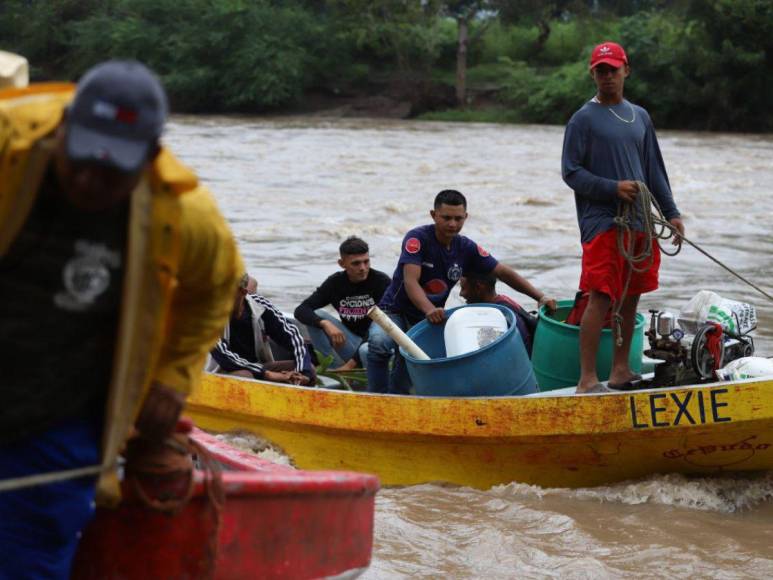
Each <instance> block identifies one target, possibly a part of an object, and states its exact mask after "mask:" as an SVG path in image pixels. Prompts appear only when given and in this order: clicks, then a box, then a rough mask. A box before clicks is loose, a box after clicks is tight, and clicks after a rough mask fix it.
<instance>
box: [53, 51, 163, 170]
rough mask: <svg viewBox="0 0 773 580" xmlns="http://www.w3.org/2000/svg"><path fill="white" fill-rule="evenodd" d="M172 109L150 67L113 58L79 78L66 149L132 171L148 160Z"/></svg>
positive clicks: (77, 156)
mask: <svg viewBox="0 0 773 580" xmlns="http://www.w3.org/2000/svg"><path fill="white" fill-rule="evenodd" d="M168 112H169V105H168V102H167V98H166V94H165V93H164V89H163V87H162V86H161V82H160V81H159V80H158V78H157V77H156V75H154V74H153V73H152V72H151V71H150V69H148V68H147V67H146V66H145V65H143V64H141V63H139V62H136V61H120V60H111V61H107V62H104V63H102V64H98V65H96V66H95V67H93V68H91V69H89V70H88V71H87V72H86V74H84V75H83V77H82V78H81V80H80V82H79V83H78V89H77V91H76V93H75V99H74V100H73V102H72V104H71V105H70V108H69V113H68V117H67V141H66V143H67V155H68V157H70V159H73V160H75V161H93V162H96V163H100V164H102V165H106V166H108V167H115V168H116V169H119V170H121V171H125V172H128V173H131V172H134V171H137V170H139V169H140V168H141V167H142V166H143V165H144V164H145V162H146V161H147V160H148V157H149V153H150V148H151V146H152V145H153V144H154V143H156V142H157V141H158V139H159V138H160V137H161V133H162V131H163V129H164V123H165V122H166V118H167V115H168Z"/></svg>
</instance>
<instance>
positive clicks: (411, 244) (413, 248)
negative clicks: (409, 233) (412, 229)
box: [405, 238, 421, 254]
mask: <svg viewBox="0 0 773 580" xmlns="http://www.w3.org/2000/svg"><path fill="white" fill-rule="evenodd" d="M419 250H421V242H420V241H419V238H409V239H408V240H407V241H406V242H405V251H406V252H408V253H409V254H415V253H417V252H418V251H419Z"/></svg>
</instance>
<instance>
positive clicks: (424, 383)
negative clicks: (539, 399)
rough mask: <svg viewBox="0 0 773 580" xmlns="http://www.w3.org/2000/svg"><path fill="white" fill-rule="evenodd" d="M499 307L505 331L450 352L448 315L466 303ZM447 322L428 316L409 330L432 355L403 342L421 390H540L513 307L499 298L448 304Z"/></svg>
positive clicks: (439, 393) (457, 393)
mask: <svg viewBox="0 0 773 580" xmlns="http://www.w3.org/2000/svg"><path fill="white" fill-rule="evenodd" d="M481 306H486V307H489V308H496V309H497V310H498V311H500V312H501V313H502V315H503V316H504V317H505V320H506V322H507V329H506V330H505V332H504V334H502V335H501V336H499V337H498V338H496V339H495V340H494V341H493V342H491V343H489V344H487V345H485V346H483V347H482V348H480V349H478V350H475V351H472V352H468V353H466V354H461V355H457V356H451V357H449V356H447V353H446V345H445V340H444V338H443V334H444V332H445V325H446V324H447V323H448V320H450V318H451V317H452V316H454V314H455V313H456V312H458V311H461V310H464V309H465V308H478V307H481ZM446 313H447V314H448V315H449V318H447V319H446V322H444V323H443V324H430V323H429V322H428V321H426V320H423V321H421V322H419V323H418V324H417V325H416V326H414V327H413V328H411V329H410V330H409V331H408V333H407V334H408V336H409V337H410V338H411V339H412V340H413V341H414V342H415V343H416V344H417V345H418V346H419V348H421V349H422V350H423V351H424V352H425V353H427V355H429V357H430V360H419V359H416V358H414V357H412V356H411V355H410V354H408V353H407V352H405V351H404V350H403V349H402V348H401V349H400V352H401V353H402V355H403V357H405V361H406V366H407V367H408V374H409V375H410V376H411V380H412V381H413V386H414V389H415V391H416V394H417V395H426V396H434V397H492V396H504V395H528V394H531V393H536V392H537V391H538V388H537V380H536V378H535V376H534V370H533V369H532V366H531V361H530V360H529V355H528V354H527V353H526V347H524V346H523V340H522V339H521V336H520V334H519V333H518V327H517V326H516V325H515V315H514V314H513V312H512V310H510V309H509V308H506V307H504V306H500V305H498V304H485V305H482V304H476V305H475V306H474V307H473V306H459V307H457V308H452V309H450V310H447V311H446Z"/></svg>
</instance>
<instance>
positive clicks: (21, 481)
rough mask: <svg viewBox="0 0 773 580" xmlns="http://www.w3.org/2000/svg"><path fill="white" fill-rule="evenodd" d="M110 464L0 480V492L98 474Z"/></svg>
mask: <svg viewBox="0 0 773 580" xmlns="http://www.w3.org/2000/svg"><path fill="white" fill-rule="evenodd" d="M112 467H113V466H111V465H89V466H87V467H78V468H77V469H67V470H64V471H52V472H51V473H38V474H37V475H25V476H24V477H14V478H12V479H3V480H0V493H2V492H4V491H15V490H17V489H24V488H26V487H33V486H36V485H46V484H49V483H57V482H60V481H67V480H69V479H78V478H79V477H86V476H88V475H98V474H100V473H102V472H103V471H108V470H109V469H111V468H112Z"/></svg>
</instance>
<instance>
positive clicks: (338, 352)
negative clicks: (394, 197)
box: [295, 236, 390, 370]
mask: <svg viewBox="0 0 773 580" xmlns="http://www.w3.org/2000/svg"><path fill="white" fill-rule="evenodd" d="M339 252H340V254H341V257H340V258H339V260H338V265H339V266H341V267H342V268H343V272H336V273H335V274H333V275H332V276H330V277H329V278H328V279H327V280H325V281H324V282H323V283H322V286H320V287H319V288H317V289H316V290H315V291H314V293H313V294H312V295H311V296H309V297H308V298H306V300H304V301H303V302H301V304H300V305H299V306H298V308H296V309H295V318H296V319H297V320H298V321H299V322H302V323H303V324H305V325H306V327H307V328H308V330H309V336H310V337H311V342H312V343H313V344H314V348H316V349H317V350H318V351H320V352H321V353H322V354H324V355H326V356H329V355H332V356H333V364H334V365H335V366H337V367H340V368H339V369H338V370H350V369H354V368H357V367H362V366H365V361H366V359H367V353H368V350H367V348H368V342H367V341H368V329H369V327H370V322H371V321H370V318H368V316H367V314H368V310H369V309H370V308H371V307H372V306H375V305H376V304H378V302H379V300H381V297H382V296H383V295H384V291H385V290H386V289H387V286H389V282H390V278H389V276H387V275H386V274H384V273H383V272H379V271H378V270H373V269H371V267H370V256H369V255H368V244H366V243H365V242H364V241H363V240H361V239H360V238H357V237H355V236H351V237H349V238H347V239H346V240H344V242H343V243H342V244H341V246H340V248H339ZM328 304H332V305H333V308H335V309H336V311H337V312H338V316H340V318H341V319H340V320H338V319H337V318H335V317H334V316H332V315H331V314H330V313H329V312H327V311H326V310H323V308H324V307H325V306H327V305H328Z"/></svg>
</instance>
